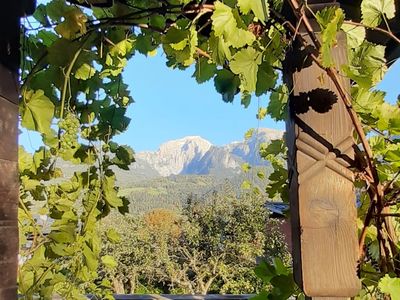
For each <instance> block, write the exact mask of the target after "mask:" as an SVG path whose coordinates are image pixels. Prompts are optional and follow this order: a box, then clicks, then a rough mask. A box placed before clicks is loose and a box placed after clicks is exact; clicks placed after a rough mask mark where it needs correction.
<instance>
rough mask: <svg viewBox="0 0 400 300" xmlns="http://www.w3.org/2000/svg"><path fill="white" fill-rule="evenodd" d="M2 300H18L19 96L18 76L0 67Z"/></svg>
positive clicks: (0, 259) (0, 247)
mask: <svg viewBox="0 0 400 300" xmlns="http://www.w3.org/2000/svg"><path fill="white" fill-rule="evenodd" d="M0 114H1V120H0V237H1V238H0V299H7V300H8V299H10V300H12V299H17V269H18V213H17V212H18V210H17V208H18V197H19V196H18V193H19V181H18V140H17V139H18V92H17V81H16V76H15V74H14V73H13V72H12V71H9V70H8V69H6V68H5V67H4V66H2V65H1V64H0Z"/></svg>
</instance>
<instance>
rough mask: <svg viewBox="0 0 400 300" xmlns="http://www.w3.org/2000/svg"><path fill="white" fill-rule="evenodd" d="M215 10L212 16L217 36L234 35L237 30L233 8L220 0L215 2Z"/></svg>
mask: <svg viewBox="0 0 400 300" xmlns="http://www.w3.org/2000/svg"><path fill="white" fill-rule="evenodd" d="M214 6H215V10H214V13H213V15H212V17H211V19H212V24H213V29H214V32H215V36H218V37H219V36H222V35H227V36H229V35H232V34H234V32H235V31H236V30H237V24H236V20H235V17H234V16H233V13H232V9H231V8H230V7H229V6H227V5H225V4H223V3H222V2H220V1H216V2H215V3H214Z"/></svg>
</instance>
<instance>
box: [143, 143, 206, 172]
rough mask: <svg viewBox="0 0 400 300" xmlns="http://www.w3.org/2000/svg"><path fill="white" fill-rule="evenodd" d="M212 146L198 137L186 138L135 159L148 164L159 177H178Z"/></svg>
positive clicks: (163, 145) (165, 144) (166, 144)
mask: <svg viewBox="0 0 400 300" xmlns="http://www.w3.org/2000/svg"><path fill="white" fill-rule="evenodd" d="M211 146H212V144H211V143H210V142H209V141H207V140H205V139H203V138H201V137H199V136H188V137H184V138H182V139H179V140H173V141H168V142H166V143H164V144H162V145H161V146H160V149H159V150H158V151H155V152H140V153H138V154H137V157H138V158H140V159H143V160H145V161H146V162H147V163H149V164H150V165H151V166H152V167H153V168H154V169H155V170H156V171H157V172H158V173H159V174H160V175H162V176H169V175H178V174H180V173H181V172H182V171H183V170H184V169H185V167H186V166H187V165H188V164H190V163H191V162H192V161H196V160H200V159H201V158H202V157H203V156H204V154H205V153H206V152H207V151H208V150H209V149H210V148H211Z"/></svg>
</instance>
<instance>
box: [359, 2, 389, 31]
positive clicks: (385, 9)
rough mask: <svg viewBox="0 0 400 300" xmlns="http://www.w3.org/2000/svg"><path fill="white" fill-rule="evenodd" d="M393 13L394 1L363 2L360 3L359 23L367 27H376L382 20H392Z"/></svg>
mask: <svg viewBox="0 0 400 300" xmlns="http://www.w3.org/2000/svg"><path fill="white" fill-rule="evenodd" d="M395 12H396V7H395V1H394V0H363V1H362V2H361V15H362V18H361V21H362V23H363V24H365V25H367V26H372V27H376V26H378V25H379V24H380V23H381V22H382V20H383V19H384V18H387V19H393V18H394V17H395Z"/></svg>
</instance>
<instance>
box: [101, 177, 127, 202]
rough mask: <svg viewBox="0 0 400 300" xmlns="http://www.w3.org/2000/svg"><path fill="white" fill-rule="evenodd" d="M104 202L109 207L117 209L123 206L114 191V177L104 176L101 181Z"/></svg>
mask: <svg viewBox="0 0 400 300" xmlns="http://www.w3.org/2000/svg"><path fill="white" fill-rule="evenodd" d="M102 188H103V196H104V201H105V202H107V204H108V205H109V206H111V207H119V206H122V205H123V202H122V199H121V198H120V197H118V194H117V191H116V189H115V175H113V176H104V178H103V180H102Z"/></svg>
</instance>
